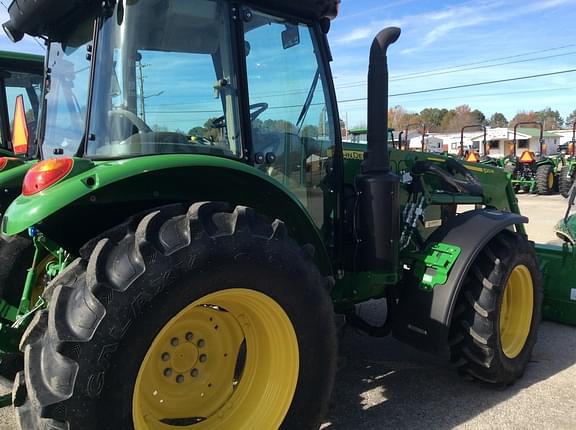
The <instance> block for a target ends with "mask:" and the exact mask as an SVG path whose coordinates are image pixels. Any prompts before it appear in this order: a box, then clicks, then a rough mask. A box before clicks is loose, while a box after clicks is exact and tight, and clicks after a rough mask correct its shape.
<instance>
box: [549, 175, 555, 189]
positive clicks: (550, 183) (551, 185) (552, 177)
mask: <svg viewBox="0 0 576 430" xmlns="http://www.w3.org/2000/svg"><path fill="white" fill-rule="evenodd" d="M553 186H554V173H552V172H550V173H548V188H552V187H553Z"/></svg>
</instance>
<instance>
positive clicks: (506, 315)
mask: <svg viewBox="0 0 576 430" xmlns="http://www.w3.org/2000/svg"><path fill="white" fill-rule="evenodd" d="M533 311H534V285H533V282H532V275H531V274H530V270H529V269H528V268H527V267H526V266H524V265H522V264H520V265H518V266H516V267H514V269H513V270H512V272H511V273H510V276H509V278H508V281H507V282H506V287H505V289H504V294H503V296H502V303H501V305H500V344H501V347H502V351H503V352H504V355H506V357H508V358H510V359H513V358H515V357H517V356H518V355H519V354H520V352H521V351H522V349H523V348H524V345H525V344H526V340H527V339H528V335H529V333H530V328H531V326H532V314H533Z"/></svg>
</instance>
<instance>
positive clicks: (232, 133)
mask: <svg viewBox="0 0 576 430" xmlns="http://www.w3.org/2000/svg"><path fill="white" fill-rule="evenodd" d="M338 4H339V2H338V1H337V0H324V1H313V0H306V1H301V2H298V3H297V4H296V3H295V2H292V1H288V0H279V1H275V2H271V1H266V0H252V1H250V2H246V3H244V2H241V1H239V2H234V3H230V2H228V1H224V0H193V1H192V0H189V1H182V0H162V1H160V0H140V1H104V2H102V1H96V0H81V1H79V2H61V1H59V0H37V1H35V2H24V3H22V2H17V1H14V2H12V4H11V5H10V8H9V12H10V21H9V22H7V23H5V24H4V28H5V30H6V32H7V34H8V35H9V36H10V37H11V38H12V39H13V40H19V39H20V38H22V37H23V35H24V34H25V33H27V34H30V35H33V36H42V37H44V38H46V39H47V41H48V58H47V65H48V67H47V68H46V81H47V82H49V85H48V86H47V88H46V90H45V92H44V100H43V104H44V105H45V110H44V113H43V121H41V123H40V127H41V128H40V130H39V132H38V136H39V139H38V140H39V145H40V154H42V158H46V159H43V160H42V161H40V162H38V163H37V164H35V165H34V166H33V167H32V168H30V169H29V170H28V172H27V174H26V176H25V178H24V180H23V185H22V194H21V195H20V196H19V197H17V198H16V199H15V200H14V201H13V202H12V204H11V205H10V206H9V208H8V210H7V211H6V212H5V214H4V217H3V221H2V233H3V234H4V235H5V237H6V238H7V239H6V240H10V238H16V237H28V238H29V239H30V240H32V242H33V244H34V247H35V255H34V259H33V263H32V265H31V267H30V268H29V271H28V280H27V282H26V287H25V288H22V287H21V291H22V296H21V298H20V303H30V304H32V308H31V309H30V311H29V312H27V313H25V314H24V315H20V314H19V312H18V309H17V308H16V306H14V305H12V304H10V303H8V302H7V301H6V300H2V301H0V309H2V310H3V311H2V312H3V313H2V314H1V315H0V316H1V318H2V326H1V327H0V349H1V350H2V352H3V354H6V353H12V354H18V349H20V351H21V353H22V354H23V358H24V367H23V369H22V370H21V371H20V372H19V373H18V374H17V375H16V377H15V380H14V389H13V394H12V401H13V405H14V406H15V408H16V412H17V416H18V420H19V424H20V427H21V428H22V429H37V428H45V427H50V428H54V429H69V430H76V429H86V430H90V429H94V430H96V429H125V428H135V429H136V430H164V429H168V428H182V427H185V426H188V427H191V426H193V425H198V426H199V427H200V426H201V427H202V428H210V429H212V428H229V429H236V428H255V429H260V428H279V427H282V428H298V429H309V428H310V429H311V428H318V427H319V425H320V423H321V420H322V416H323V414H324V413H325V411H326V408H327V406H328V401H329V398H330V392H331V388H332V384H333V382H334V375H335V369H336V356H337V355H336V347H337V338H336V323H335V321H336V317H337V315H338V316H339V317H338V318H339V319H344V320H345V322H346V323H347V324H350V325H352V326H354V327H357V328H358V329H360V330H363V331H365V332H366V333H368V334H370V335H373V336H386V335H390V334H391V335H393V336H395V337H396V338H398V339H400V340H402V341H404V342H406V343H408V344H410V345H413V346H415V347H417V348H420V349H423V350H426V351H430V352H434V353H444V352H446V351H448V352H449V354H450V358H451V361H452V362H453V363H454V365H455V367H456V368H457V369H458V371H459V373H461V374H462V375H465V376H467V377H470V378H474V379H477V380H481V381H484V382H486V383H489V384H493V385H496V386H502V385H508V384H511V383H513V382H514V381H515V380H516V379H518V378H520V377H521V376H522V374H523V373H524V371H525V369H526V366H527V365H528V362H529V360H530V355H531V351H532V349H533V346H534V343H535V342H536V334H537V329H538V323H539V320H540V312H541V304H542V283H541V274H540V271H539V268H538V261H537V257H536V254H535V251H534V248H533V246H532V245H531V244H530V242H529V241H528V240H527V237H526V233H525V230H524V225H523V224H524V223H526V222H527V218H526V217H523V216H522V215H520V213H519V208H518V204H517V200H516V197H515V195H514V191H513V189H512V186H511V184H510V182H509V181H508V179H507V176H506V174H505V173H504V172H503V171H502V170H501V169H498V168H494V167H491V166H483V165H480V164H478V163H465V162H464V163H462V162H459V161H457V160H455V159H454V158H452V157H448V156H443V155H439V154H430V153H426V152H412V151H401V150H399V149H395V148H393V147H392V145H389V144H388V141H387V135H388V127H387V121H386V119H385V118H386V113H387V110H388V69H387V56H386V53H387V49H388V47H389V45H390V44H392V43H394V42H395V41H396V40H397V39H398V37H399V35H400V30H399V29H398V28H387V29H384V30H382V31H381V32H380V33H379V34H378V35H377V36H376V38H375V39H374V42H373V43H372V46H371V49H370V66H369V73H368V94H369V98H368V130H367V144H360V143H343V142H342V136H341V132H340V121H339V115H338V108H337V104H336V96H335V91H334V85H333V80H332V75H331V71H330V65H329V62H330V58H331V56H330V50H329V47H328V44H327V37H326V35H327V33H328V31H329V28H330V20H331V19H332V18H334V17H335V16H336V14H337V10H338ZM143 69H145V70H146V72H145V73H142V71H143ZM48 155H50V156H53V157H54V158H50V159H47V158H48ZM459 205H464V206H463V207H473V208H474V209H472V210H467V211H464V212H462V213H458V211H457V207H458V206H459ZM42 273H43V274H44V275H43V277H44V279H47V280H49V281H50V283H49V285H48V287H47V288H46V289H45V290H44V291H42V292H41V293H40V294H39V298H38V299H35V298H34V295H33V288H32V286H34V285H36V284H35V283H34V282H33V279H35V278H37V277H38V276H39V274H42ZM377 298H386V299H387V300H386V303H387V308H386V309H382V312H386V313H387V319H386V321H385V322H384V323H383V324H382V325H380V326H374V325H371V324H370V323H369V322H367V321H365V320H363V319H362V318H361V317H360V316H359V315H357V314H356V304H358V303H362V302H364V301H367V300H370V299H377Z"/></svg>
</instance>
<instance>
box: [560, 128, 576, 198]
mask: <svg viewBox="0 0 576 430" xmlns="http://www.w3.org/2000/svg"><path fill="white" fill-rule="evenodd" d="M562 153H563V163H562V168H561V169H560V174H559V176H558V189H559V191H560V194H562V197H565V198H567V197H568V194H569V191H570V188H571V187H572V184H573V183H574V177H575V176H576V121H575V122H574V123H573V124H572V140H571V141H570V142H569V143H568V144H566V148H565V149H563V150H562Z"/></svg>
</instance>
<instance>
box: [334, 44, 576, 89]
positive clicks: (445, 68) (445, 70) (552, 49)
mask: <svg viewBox="0 0 576 430" xmlns="http://www.w3.org/2000/svg"><path fill="white" fill-rule="evenodd" d="M574 46H576V43H572V44H569V45H562V46H556V47H553V48H547V49H540V50H537V51H529V52H525V53H522V54H516V55H507V56H505V57H496V58H490V59H487V60H482V61H475V62H472V63H465V64H459V65H456V66H451V67H441V68H436V69H429V70H423V71H420V72H413V73H406V74H403V75H397V76H391V77H390V80H391V81H393V80H404V79H407V78H411V77H412V76H414V77H416V76H419V75H428V74H429V73H435V72H443V73H444V72H450V71H452V70H454V69H460V68H463V67H469V66H476V65H478V64H485V63H491V62H494V61H501V60H509V59H512V58H518V57H524V56H526V55H533V54H540V53H543V52H551V51H558V50H560V49H566V48H572V47H574ZM560 55H568V54H559V56H560ZM537 59H538V58H537ZM537 59H532V60H531V59H528V60H524V61H534V60H537ZM512 63H513V62H511V63H510V64H512ZM456 71H458V70H454V72H456ZM443 73H442V74H443ZM451 73H453V72H451ZM365 83H366V80H363V81H353V82H343V83H342V85H341V86H338V88H342V86H346V85H353V84H365Z"/></svg>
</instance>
